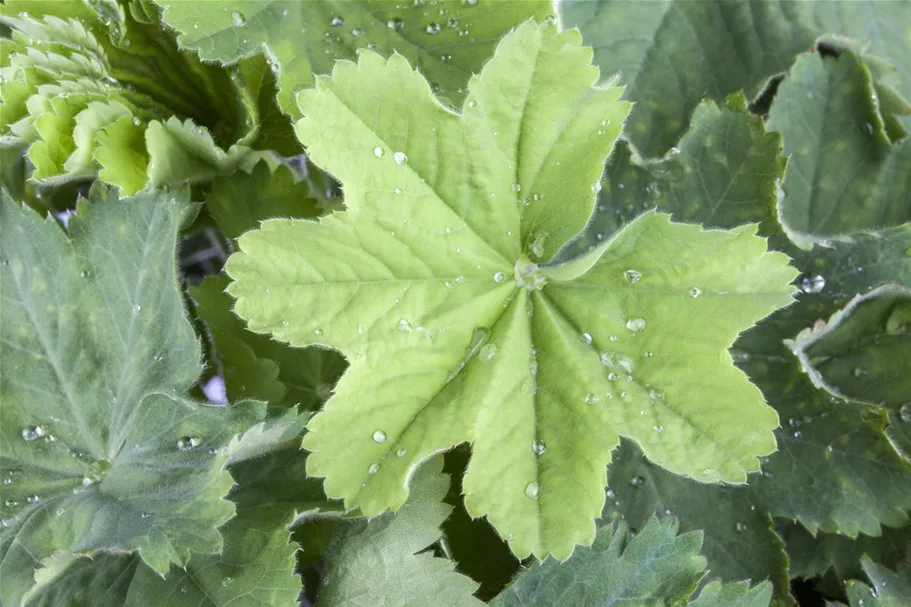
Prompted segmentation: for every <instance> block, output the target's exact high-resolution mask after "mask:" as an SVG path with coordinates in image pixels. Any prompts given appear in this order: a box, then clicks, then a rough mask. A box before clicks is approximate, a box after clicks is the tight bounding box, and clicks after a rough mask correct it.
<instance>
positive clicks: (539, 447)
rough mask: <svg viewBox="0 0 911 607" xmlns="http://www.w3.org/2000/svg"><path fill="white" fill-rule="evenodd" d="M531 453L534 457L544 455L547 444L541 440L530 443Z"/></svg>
mask: <svg viewBox="0 0 911 607" xmlns="http://www.w3.org/2000/svg"><path fill="white" fill-rule="evenodd" d="M531 451H532V453H534V454H535V455H544V452H545V451H547V444H546V443H545V442H544V441H542V440H535V441H531Z"/></svg>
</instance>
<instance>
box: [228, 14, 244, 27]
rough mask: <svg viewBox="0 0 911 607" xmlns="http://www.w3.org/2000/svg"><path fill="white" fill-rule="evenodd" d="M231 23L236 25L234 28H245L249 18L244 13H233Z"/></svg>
mask: <svg viewBox="0 0 911 607" xmlns="http://www.w3.org/2000/svg"><path fill="white" fill-rule="evenodd" d="M231 23H233V24H234V27H243V26H245V25H247V18H246V17H244V16H243V14H242V13H239V12H237V11H234V12H233V13H231Z"/></svg>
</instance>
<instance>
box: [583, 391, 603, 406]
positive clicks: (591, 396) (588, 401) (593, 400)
mask: <svg viewBox="0 0 911 607" xmlns="http://www.w3.org/2000/svg"><path fill="white" fill-rule="evenodd" d="M599 400H601V399H599V398H598V395H597V394H595V393H594V392H592V393H590V394H589V395H588V396H586V397H585V403H586V404H588V405H594V404H595V403H597V402H598V401H599Z"/></svg>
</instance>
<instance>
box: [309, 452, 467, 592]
mask: <svg viewBox="0 0 911 607" xmlns="http://www.w3.org/2000/svg"><path fill="white" fill-rule="evenodd" d="M442 469H443V459H442V458H441V457H436V458H433V459H431V460H430V461H429V462H427V463H425V464H423V465H422V466H421V467H420V469H419V470H418V471H417V472H416V473H415V476H414V480H413V485H412V491H411V496H410V497H409V498H408V501H407V502H406V503H405V504H404V505H403V506H402V508H401V509H400V510H399V511H398V512H397V513H395V514H393V513H391V512H390V513H386V514H383V515H381V516H379V517H377V518H374V519H372V520H370V521H366V522H355V523H353V524H351V525H349V526H348V527H347V528H346V529H345V530H344V531H343V532H342V533H341V534H340V536H339V537H337V538H336V539H335V540H334V542H335V543H334V549H333V550H332V551H331V552H330V555H329V558H328V561H327V563H326V574H325V576H324V579H323V586H322V588H321V590H320V593H319V600H318V601H317V605H319V607H332V606H333V605H346V606H351V607H355V606H358V605H364V606H369V607H373V606H374V605H388V606H390V607H391V606H394V605H401V606H402V607H405V606H407V605H440V606H441V607H447V606H450V605H453V606H455V605H471V606H480V605H483V603H481V601H479V600H477V599H476V598H474V597H473V596H472V593H473V592H474V590H475V589H476V588H477V584H475V583H474V582H473V581H472V580H471V579H470V578H467V577H465V576H463V575H461V574H459V573H456V572H455V570H454V567H453V566H452V563H450V562H449V561H447V560H445V559H440V558H435V557H433V556H432V555H431V554H430V553H427V552H423V550H424V549H425V548H427V547H428V546H429V545H431V544H433V543H434V542H437V541H438V540H439V539H440V538H441V537H442V533H441V532H440V525H441V524H442V523H443V521H444V520H446V517H447V516H448V515H449V513H450V511H451V510H452V509H451V507H450V506H448V505H446V504H444V503H443V502H442V500H443V497H444V496H445V495H446V490H447V488H448V487H449V478H448V477H447V475H445V474H442Z"/></svg>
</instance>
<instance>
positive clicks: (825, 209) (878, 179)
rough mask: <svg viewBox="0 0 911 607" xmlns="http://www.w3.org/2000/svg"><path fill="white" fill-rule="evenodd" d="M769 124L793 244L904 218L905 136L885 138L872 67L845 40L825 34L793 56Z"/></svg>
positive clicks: (907, 196)
mask: <svg viewBox="0 0 911 607" xmlns="http://www.w3.org/2000/svg"><path fill="white" fill-rule="evenodd" d="M768 127H769V128H770V129H772V130H776V131H779V132H781V136H782V140H783V143H784V152H785V153H786V154H787V155H788V156H789V157H790V160H789V163H788V169H787V173H786V176H785V180H784V184H783V189H784V199H783V200H782V202H781V205H780V208H779V213H780V216H781V220H782V223H783V225H784V227H785V229H786V230H787V231H788V234H789V236H791V237H792V239H793V240H794V241H795V242H796V243H797V244H798V245H800V246H803V247H805V248H806V247H807V246H808V245H809V244H811V243H812V242H813V241H814V240H820V239H824V238H826V237H831V236H836V235H840V234H845V233H850V232H857V231H861V230H873V229H878V228H883V227H889V226H893V225H898V224H900V223H903V222H906V221H908V220H909V219H911V171H909V170H908V167H909V166H911V139H908V138H906V139H904V140H902V141H899V142H897V143H893V142H891V141H890V140H889V137H888V136H887V134H886V132H885V130H884V123H883V118H882V115H881V113H880V108H879V103H878V99H877V94H876V90H875V88H874V83H873V78H872V75H871V74H870V71H869V69H868V68H867V66H866V64H865V63H864V58H863V57H862V56H861V55H860V54H859V53H858V52H857V51H855V50H854V48H853V47H852V46H850V45H849V44H847V43H843V42H841V41H839V40H836V39H832V38H825V39H822V40H820V41H819V42H818V43H817V45H816V51H815V52H813V53H807V54H804V55H801V56H800V57H799V58H798V60H797V62H796V64H795V65H794V67H793V68H792V69H791V71H790V72H789V74H788V76H787V77H786V78H785V79H784V82H782V84H781V86H779V87H778V93H777V95H776V97H775V102H774V103H773V104H772V109H771V110H770V112H769V121H768Z"/></svg>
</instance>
